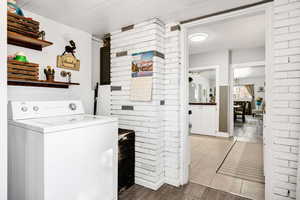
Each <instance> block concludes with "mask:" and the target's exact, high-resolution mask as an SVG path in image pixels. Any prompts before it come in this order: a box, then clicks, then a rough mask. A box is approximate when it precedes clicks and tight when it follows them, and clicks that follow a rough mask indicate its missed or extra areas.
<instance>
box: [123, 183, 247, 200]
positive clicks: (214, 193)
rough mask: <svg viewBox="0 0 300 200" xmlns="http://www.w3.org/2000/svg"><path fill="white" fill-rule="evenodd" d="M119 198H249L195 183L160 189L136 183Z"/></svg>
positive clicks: (129, 199)
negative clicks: (154, 189)
mask: <svg viewBox="0 0 300 200" xmlns="http://www.w3.org/2000/svg"><path fill="white" fill-rule="evenodd" d="M119 200H249V199H247V198H244V197H240V196H236V195H234V194H230V193H228V192H223V191H220V190H216V189H212V188H208V187H205V186H202V185H198V184H195V183H189V184H187V185H185V186H183V187H179V188H177V187H173V186H170V185H163V186H162V187H161V188H160V189H159V190H157V191H153V190H151V189H148V188H145V187H142V186H139V185H134V186H132V187H131V188H129V189H128V190H127V191H125V192H123V193H122V194H121V195H120V196H119Z"/></svg>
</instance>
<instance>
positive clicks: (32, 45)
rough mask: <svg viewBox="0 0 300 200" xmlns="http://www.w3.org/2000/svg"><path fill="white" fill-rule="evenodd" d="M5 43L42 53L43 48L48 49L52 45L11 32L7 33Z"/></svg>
mask: <svg viewBox="0 0 300 200" xmlns="http://www.w3.org/2000/svg"><path fill="white" fill-rule="evenodd" d="M7 43H8V44H12V45H16V46H20V47H25V48H29V49H34V50H38V51H42V49H43V48H44V47H48V46H50V45H52V44H53V43H52V42H48V41H45V40H40V39H35V38H31V37H27V36H24V35H21V34H19V33H15V32H11V31H7Z"/></svg>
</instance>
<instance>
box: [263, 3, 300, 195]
mask: <svg viewBox="0 0 300 200" xmlns="http://www.w3.org/2000/svg"><path fill="white" fill-rule="evenodd" d="M274 3H275V7H274V10H273V16H274V22H273V26H272V34H273V41H272V42H273V53H274V54H273V55H272V56H273V57H272V58H271V59H272V61H273V63H272V64H273V66H272V70H271V72H270V74H271V81H270V82H271V83H272V84H271V85H270V88H272V91H271V95H270V98H271V99H270V103H271V104H270V110H271V111H270V113H271V123H270V129H271V132H270V134H271V135H272V152H271V153H272V164H271V165H270V166H272V168H271V170H272V171H270V173H271V175H272V186H273V188H272V196H271V198H272V199H284V200H292V199H300V183H299V181H300V168H299V155H300V154H299V139H300V110H299V109H300V103H299V102H300V76H299V75H300V62H299V61H300V43H299V39H300V28H299V27H300V26H299V23H300V2H299V1H294V0H289V1H287V0H275V2H274ZM267 106H268V105H267ZM296 193H297V197H296Z"/></svg>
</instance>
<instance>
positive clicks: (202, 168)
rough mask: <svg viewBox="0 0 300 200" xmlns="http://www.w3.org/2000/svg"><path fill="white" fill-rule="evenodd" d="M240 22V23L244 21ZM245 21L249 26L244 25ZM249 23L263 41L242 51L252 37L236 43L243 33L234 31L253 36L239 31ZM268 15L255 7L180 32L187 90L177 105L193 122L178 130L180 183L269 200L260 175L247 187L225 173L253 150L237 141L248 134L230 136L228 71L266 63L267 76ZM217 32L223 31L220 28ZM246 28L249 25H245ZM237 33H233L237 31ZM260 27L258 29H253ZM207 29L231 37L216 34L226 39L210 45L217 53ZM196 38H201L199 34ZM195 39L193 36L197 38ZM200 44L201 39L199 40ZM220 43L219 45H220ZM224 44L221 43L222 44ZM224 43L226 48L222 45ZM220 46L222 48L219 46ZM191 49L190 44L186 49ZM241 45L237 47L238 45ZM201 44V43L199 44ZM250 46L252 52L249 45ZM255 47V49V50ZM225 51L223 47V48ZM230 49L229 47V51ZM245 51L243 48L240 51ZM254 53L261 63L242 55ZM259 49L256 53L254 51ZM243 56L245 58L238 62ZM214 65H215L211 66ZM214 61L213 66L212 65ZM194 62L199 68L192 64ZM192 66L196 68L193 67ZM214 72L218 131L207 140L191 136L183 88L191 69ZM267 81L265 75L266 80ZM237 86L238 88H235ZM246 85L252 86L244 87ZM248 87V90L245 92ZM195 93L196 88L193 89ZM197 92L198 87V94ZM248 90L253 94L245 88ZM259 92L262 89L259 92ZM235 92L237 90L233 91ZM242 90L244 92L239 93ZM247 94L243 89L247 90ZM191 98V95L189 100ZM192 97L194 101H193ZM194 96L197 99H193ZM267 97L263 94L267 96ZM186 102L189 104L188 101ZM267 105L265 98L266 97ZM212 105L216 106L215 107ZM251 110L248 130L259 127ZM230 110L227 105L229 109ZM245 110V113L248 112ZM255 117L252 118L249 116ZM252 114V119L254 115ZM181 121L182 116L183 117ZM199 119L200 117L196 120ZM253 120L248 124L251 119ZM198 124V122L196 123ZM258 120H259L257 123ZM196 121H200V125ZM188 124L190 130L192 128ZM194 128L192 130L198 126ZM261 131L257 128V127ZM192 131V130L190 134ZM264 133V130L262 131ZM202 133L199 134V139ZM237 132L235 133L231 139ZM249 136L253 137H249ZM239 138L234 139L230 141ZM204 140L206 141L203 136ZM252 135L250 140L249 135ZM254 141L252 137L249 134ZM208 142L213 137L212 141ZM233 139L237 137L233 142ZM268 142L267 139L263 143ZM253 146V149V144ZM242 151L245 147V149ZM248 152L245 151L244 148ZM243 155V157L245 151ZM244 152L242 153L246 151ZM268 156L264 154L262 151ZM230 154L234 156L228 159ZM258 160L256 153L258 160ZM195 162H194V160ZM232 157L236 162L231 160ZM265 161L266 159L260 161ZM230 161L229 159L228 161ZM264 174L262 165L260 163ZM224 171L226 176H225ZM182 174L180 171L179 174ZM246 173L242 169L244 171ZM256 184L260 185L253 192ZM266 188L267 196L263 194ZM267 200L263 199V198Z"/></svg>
mask: <svg viewBox="0 0 300 200" xmlns="http://www.w3.org/2000/svg"><path fill="white" fill-rule="evenodd" d="M243 20H244V21H243ZM249 20H250V21H249ZM251 20H252V22H253V25H254V24H255V23H257V22H258V23H260V25H258V26H257V25H255V27H256V28H257V29H260V30H262V32H259V30H254V31H258V32H257V34H258V35H262V41H261V38H260V39H259V40H257V43H256V42H255V41H253V40H252V41H248V44H250V45H249V46H247V44H246V43H247V42H246V39H249V38H250V40H251V39H253V38H251V37H252V36H253V35H255V34H256V33H253V32H252V33H251V34H250V35H248V36H241V38H240V39H238V38H239V34H240V33H241V32H242V31H238V30H244V31H243V32H246V33H249V32H251V31H253V30H251V29H253V27H252V28H250V30H247V29H246V28H247V27H243V25H242V24H245V25H249V24H251ZM268 20H269V10H268V9H267V6H259V7H253V8H250V9H246V10H243V11H241V12H234V13H230V14H225V15H223V16H216V17H211V18H208V19H204V20H201V21H198V22H193V23H191V24H188V25H185V26H184V27H183V30H182V40H183V41H184V44H186V46H185V45H184V46H183V52H184V56H183V63H184V65H186V66H185V67H186V68H185V69H184V75H183V76H184V77H183V78H184V80H186V82H187V84H186V85H185V86H183V88H182V90H181V91H182V92H183V94H186V95H185V97H182V102H185V106H186V109H183V111H186V112H188V111H190V112H189V113H190V114H191V115H192V116H189V117H186V118H184V117H183V121H184V122H186V123H185V125H183V127H182V130H184V131H185V133H187V135H186V138H185V142H184V147H185V148H184V149H185V151H184V152H183V155H184V156H185V159H183V162H185V163H184V164H183V165H185V166H186V167H185V168H183V180H186V181H190V182H194V183H197V184H203V185H205V186H209V187H213V188H215V189H219V190H223V191H226V192H231V193H235V194H238V195H240V196H245V197H249V198H251V199H268V188H269V186H268V184H269V183H266V185H264V182H265V178H264V175H263V178H262V179H263V180H256V181H252V180H249V178H245V177H240V176H238V175H237V173H235V172H232V173H231V174H230V173H228V170H229V171H230V170H232V169H226V167H227V166H229V165H228V163H230V162H237V163H239V161H240V160H241V159H240V158H241V156H242V155H241V154H238V152H239V150H240V149H241V148H242V149H246V150H248V149H250V150H253V149H254V148H253V147H251V146H252V144H249V145H248V143H247V142H249V141H242V140H243V139H244V140H246V139H247V138H244V137H242V136H245V135H247V134H248V133H247V131H246V132H244V134H242V131H241V132H240V134H238V131H237V129H236V131H234V117H233V116H234V111H233V108H234V106H233V101H232V97H231V96H233V95H231V93H232V92H233V90H234V87H233V86H231V80H233V79H234V78H233V77H232V75H231V72H232V71H233V70H232V68H233V67H236V68H237V65H236V66H234V64H240V63H250V62H257V61H261V60H263V61H264V63H265V66H264V70H268V67H269V65H268V63H269V56H268V53H269V46H268V45H269V39H270V38H267V37H265V36H266V35H268V34H266V32H269V25H268V23H269V21H268ZM235 21H239V22H237V23H240V24H241V26H235V29H233V30H230V26H229V24H232V28H234V23H235ZM218 26H219V27H222V28H219V29H218ZM250 26H251V25H250ZM237 27H238V29H237ZM258 27H259V28H258ZM209 28H211V29H214V30H216V31H218V30H226V31H227V32H230V31H232V32H231V35H232V36H230V34H229V36H228V35H227V36H226V34H222V33H221V34H220V35H225V36H226V37H227V38H226V37H225V38H222V39H221V40H219V44H218V45H215V46H216V47H217V48H213V47H212V46H213V45H212V44H213V43H214V42H213V40H217V39H215V38H217V37H214V35H213V33H210V32H209ZM196 33H198V36H199V35H200V36H201V37H202V39H203V38H204V37H206V41H207V43H208V44H207V45H205V44H204V43H205V42H202V43H201V45H199V46H200V47H199V48H198V49H197V48H196V50H195V48H194V50H193V46H195V44H193V43H192V42H191V35H193V34H195V35H196ZM199 33H200V34H199ZM196 36H197V35H196ZM201 37H199V38H198V39H199V40H202V39H201ZM232 37H234V39H233V40H230V38H232ZM204 40H205V39H204ZM220 41H221V42H220ZM224 41H225V43H224ZM226 41H227V42H228V41H229V42H228V43H229V45H228V44H226ZM222 42H223V43H222ZM191 43H192V44H191ZM238 43H241V44H238ZM199 44H200V43H199ZM234 44H238V45H241V46H242V47H235V46H234ZM252 44H253V45H254V46H251V45H252ZM257 44H258V45H257ZM226 45H227V46H226ZM230 45H231V46H230ZM243 45H244V46H243ZM254 49H256V50H257V52H263V53H264V55H263V56H262V57H263V59H261V58H257V59H254V60H253V59H252V60H251V59H250V61H249V60H247V59H249V58H250V57H251V56H253V55H254V54H253V55H250V54H249V55H247V53H245V52H247V51H248V52H251V51H253V52H254V51H256V50H254ZM258 49H259V50H258ZM194 54H202V57H199V56H198V58H196V56H195V55H194ZM233 54H235V55H239V56H238V57H236V58H238V59H236V58H235V62H233ZM243 55H244V56H245V57H244V58H243ZM245 58H246V61H242V62H237V60H239V59H240V60H243V59H245ZM211 60H212V61H214V62H211ZM215 61H217V62H215ZM196 62H198V63H196ZM195 63H196V65H195ZM216 65H217V66H219V87H218V90H219V94H218V97H217V95H216V96H215V98H218V99H217V101H218V103H217V105H218V111H217V115H218V123H217V124H216V126H217V130H216V133H217V134H215V135H212V134H211V133H209V131H207V132H206V133H204V131H201V129H198V130H199V131H198V134H197V133H196V134H195V131H191V130H193V124H195V121H196V122H197V119H192V120H191V118H193V117H195V116H193V113H195V112H193V111H192V112H191V105H192V104H191V103H195V102H189V101H190V91H192V90H191V89H190V83H189V82H188V79H189V78H190V72H191V68H195V66H197V67H199V66H216ZM232 73H233V72H232ZM266 76H267V74H266ZM237 85H238V84H237ZM246 85H251V84H246ZM247 87H248V86H247ZM196 88H197V87H196ZM199 88H200V86H198V89H199ZM248 89H249V90H250V89H252V88H250V87H249V88H248ZM258 89H261V88H258ZM236 90H238V87H237V88H236ZM242 90H243V89H242ZM246 90H247V88H246ZM264 90H266V88H264ZM192 96H193V94H192ZM196 96H197V95H196ZM198 96H199V95H198ZM266 96H267V94H266ZM187 97H189V98H187ZM266 99H267V97H266ZM217 101H216V102H217ZM250 103H252V104H255V105H253V108H255V109H254V110H252V109H251V108H250V109H251V115H250V114H249V118H248V119H247V116H245V121H246V120H248V121H250V124H256V122H257V123H260V122H261V117H262V115H261V114H260V112H258V110H257V109H256V102H255V101H254V100H253V102H252V100H251V102H250ZM231 104H232V105H231ZM252 104H251V105H252ZM250 109H249V110H250ZM252 111H253V113H255V115H254V114H253V115H252ZM256 113H257V115H256ZM183 116H184V115H183ZM198 116H201V115H198ZM236 117H237V119H236V120H240V116H238V115H237V116H236ZM250 117H253V119H255V120H252V121H251V118H250ZM196 118H197V117H196ZM258 119H259V120H258ZM268 119H269V118H268V116H265V121H268ZM199 120H201V119H199ZM202 120H203V121H207V120H208V119H207V118H205V119H202ZM241 120H242V121H243V116H242V117H241ZM191 122H192V124H191ZM199 124H200V123H199ZM199 124H197V125H199ZM260 128H261V127H260ZM194 130H195V129H194ZM243 130H244V129H243ZM264 131H265V132H267V129H265V130H264ZM199 132H202V133H199ZM235 132H236V133H235ZM253 133H254V132H253ZM234 134H238V135H234ZM207 135H209V136H207ZM250 135H251V134H250ZM252 135H254V134H252ZM212 136H213V137H212ZM235 136H238V137H235ZM258 136H259V137H256V138H255V139H257V140H260V141H261V143H260V145H261V146H260V147H261V149H262V151H263V149H266V148H267V147H266V145H265V146H264V147H263V145H262V144H263V142H264V140H263V135H262V134H258ZM267 139H268V138H266V140H267ZM241 142H246V145H244V146H243V145H241V144H240V143H241ZM255 144H256V143H255ZM245 146H246V147H245ZM248 146H249V147H248ZM246 150H245V151H246ZM246 152H247V151H246ZM265 153H267V151H265ZM231 154H233V155H236V156H231ZM257 155H259V153H258V154H257ZM195 157H197V158H198V160H197V159H195ZM234 157H238V158H237V159H235V158H234ZM265 157H267V156H265ZM232 158H233V159H232ZM261 164H262V167H261V169H262V170H263V168H264V167H263V165H264V161H262V162H261ZM225 169H226V170H227V171H226V170H225ZM184 170H185V171H184ZM243 170H245V169H243ZM258 184H261V185H259V186H258ZM265 188H266V190H265ZM265 197H266V198H265Z"/></svg>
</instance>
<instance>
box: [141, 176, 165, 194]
mask: <svg viewBox="0 0 300 200" xmlns="http://www.w3.org/2000/svg"><path fill="white" fill-rule="evenodd" d="M164 183H165V181H164V180H161V181H159V182H157V183H151V182H149V181H145V180H143V179H138V178H135V184H137V185H141V186H144V187H146V188H149V189H151V190H155V191H156V190H158V189H159V188H160V187H161V186H162V185H163V184H164Z"/></svg>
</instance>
